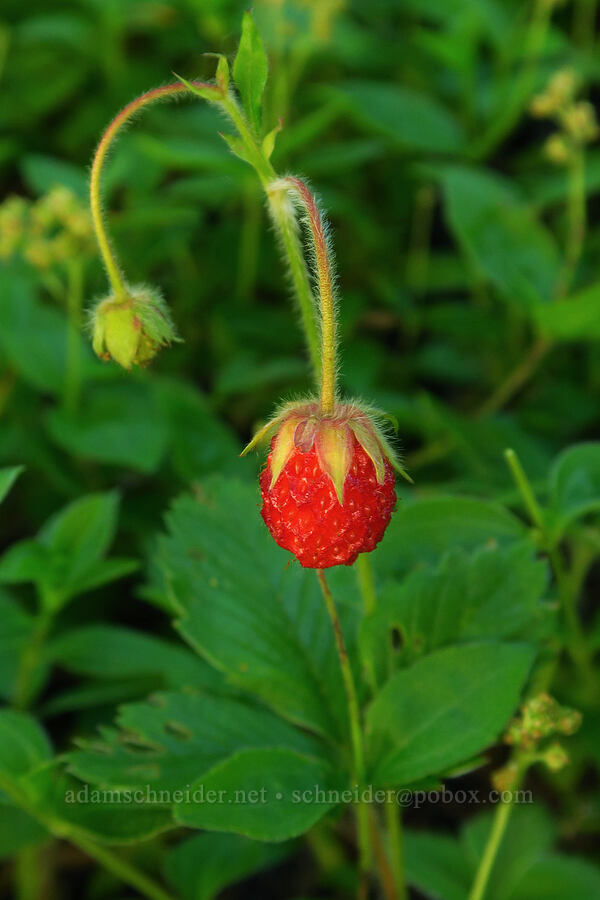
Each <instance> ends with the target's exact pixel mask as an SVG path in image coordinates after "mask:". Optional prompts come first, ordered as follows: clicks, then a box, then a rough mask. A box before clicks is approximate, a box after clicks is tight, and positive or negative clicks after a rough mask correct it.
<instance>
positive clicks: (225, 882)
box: [165, 832, 291, 900]
mask: <svg viewBox="0 0 600 900" xmlns="http://www.w3.org/2000/svg"><path fill="white" fill-rule="evenodd" d="M289 849H291V848H289V847H286V846H285V845H281V844H272V845H270V844H263V843H259V842H257V841H250V840H248V838H245V837H242V836H241V835H237V834H224V833H218V832H215V833H212V834H211V833H206V834H197V835H195V836H194V837H192V838H190V839H189V840H186V841H183V842H182V843H181V844H179V845H178V846H177V847H175V848H174V849H173V850H171V851H169V853H168V855H167V858H166V861H165V873H166V876H167V880H168V881H169V882H170V884H171V885H172V886H173V888H174V889H175V890H176V891H177V893H178V894H180V895H181V897H182V898H183V900H213V898H214V897H216V896H217V894H220V893H221V891H222V890H223V889H224V888H226V887H228V886H229V885H232V884H236V883H237V882H239V881H242V880H243V879H244V878H247V877H248V876H249V875H253V874H254V873H255V872H259V871H261V870H263V869H266V868H268V867H270V866H273V865H275V864H277V863H279V862H280V861H281V860H282V858H284V857H285V855H286V854H287V852H289Z"/></svg>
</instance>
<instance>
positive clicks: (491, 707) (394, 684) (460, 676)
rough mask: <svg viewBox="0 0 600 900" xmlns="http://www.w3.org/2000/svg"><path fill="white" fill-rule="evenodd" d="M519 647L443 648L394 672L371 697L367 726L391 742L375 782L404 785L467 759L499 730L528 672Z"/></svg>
mask: <svg viewBox="0 0 600 900" xmlns="http://www.w3.org/2000/svg"><path fill="white" fill-rule="evenodd" d="M532 658H533V654H532V651H531V648H529V647H527V646H526V645H523V644H500V643H494V644H487V643H474V644H467V645H466V646H464V647H459V646H449V647H444V648H443V649H442V650H437V651H435V652H433V653H430V654H428V655H426V656H424V657H423V658H422V659H420V660H418V661H417V662H415V663H414V664H413V665H412V666H410V668H408V669H406V670H403V671H400V672H397V673H396V674H395V675H393V676H392V678H391V679H390V680H389V681H388V682H387V684H386V685H385V686H384V687H383V689H382V691H381V692H380V693H379V694H378V695H377V696H376V697H375V700H374V701H373V704H372V706H371V707H370V709H369V714H368V727H369V729H370V730H371V731H372V732H373V733H374V734H375V735H377V734H381V735H384V736H386V737H388V738H390V739H391V742H392V747H393V749H386V751H384V753H383V755H382V757H381V759H380V760H379V761H378V762H377V764H376V766H375V774H374V778H375V780H376V781H377V783H379V784H384V785H398V784H400V785H406V784H410V783H411V782H413V781H417V780H418V779H420V778H423V777H424V776H426V775H432V774H436V773H439V772H443V771H444V770H447V769H449V768H450V767H451V766H454V765H456V764H457V763H459V762H463V761H465V760H468V759H469V758H470V757H472V756H474V755H475V754H476V753H478V752H479V751H480V750H482V749H483V748H485V747H486V746H487V745H488V744H489V743H491V742H492V741H493V740H494V739H495V738H496V736H497V735H498V734H499V733H500V732H501V731H502V729H503V727H504V726H505V725H506V723H507V720H508V717H509V716H510V713H511V710H513V709H514V707H515V704H516V703H517V702H518V697H519V694H520V692H521V689H522V687H523V684H524V682H525V679H526V677H527V674H528V672H529V669H530V667H531V662H532Z"/></svg>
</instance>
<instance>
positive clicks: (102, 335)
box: [92, 286, 181, 369]
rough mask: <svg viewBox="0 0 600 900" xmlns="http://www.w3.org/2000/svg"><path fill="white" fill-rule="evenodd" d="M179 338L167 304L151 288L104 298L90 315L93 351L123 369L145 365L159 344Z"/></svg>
mask: <svg viewBox="0 0 600 900" xmlns="http://www.w3.org/2000/svg"><path fill="white" fill-rule="evenodd" d="M180 340H181V338H180V337H179V336H178V335H177V332H176V330H175V326H174V324H173V320H172V319H171V313H170V312H169V308H168V306H167V304H166V303H165V301H164V300H163V298H162V296H161V295H160V293H159V292H158V291H156V290H155V289H152V288H148V287H144V286H142V287H136V288H131V289H129V288H128V289H127V291H126V293H125V294H124V296H123V297H113V296H111V297H107V298H106V299H105V300H101V301H100V302H99V303H98V305H97V306H96V308H95V310H94V311H93V314H92V346H93V348H94V352H95V353H96V354H97V355H98V356H99V357H100V358H101V359H110V358H112V359H114V360H115V362H118V363H119V365H121V366H123V368H124V369H130V368H131V366H132V365H134V364H137V365H145V364H146V363H148V362H150V360H151V359H152V358H153V357H154V356H156V354H157V353H158V351H159V350H160V348H161V347H165V346H167V345H168V344H171V343H173V342H174V341H180Z"/></svg>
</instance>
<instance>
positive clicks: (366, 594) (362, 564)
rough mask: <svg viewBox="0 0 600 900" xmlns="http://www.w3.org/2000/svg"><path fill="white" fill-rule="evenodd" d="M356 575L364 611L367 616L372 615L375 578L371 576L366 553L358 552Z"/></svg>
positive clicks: (375, 599) (371, 569) (374, 600)
mask: <svg viewBox="0 0 600 900" xmlns="http://www.w3.org/2000/svg"><path fill="white" fill-rule="evenodd" d="M355 568H356V575H357V577H358V587H359V590H360V594H361V597H362V599H363V603H364V607H365V613H366V615H367V616H370V615H372V613H374V612H375V609H376V607H377V594H376V593H375V579H374V577H373V567H372V565H371V560H370V558H369V554H368V553H360V554H359V556H358V558H357V560H356V566H355Z"/></svg>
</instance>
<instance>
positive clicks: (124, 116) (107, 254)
mask: <svg viewBox="0 0 600 900" xmlns="http://www.w3.org/2000/svg"><path fill="white" fill-rule="evenodd" d="M191 84H192V86H193V87H197V88H202V89H203V90H209V91H214V92H215V99H217V98H218V97H219V96H220V94H221V91H220V89H219V88H218V87H216V86H215V85H212V84H205V83H204V82H192V83H191ZM188 91H190V88H189V87H187V85H185V84H183V83H182V82H176V83H174V84H167V85H165V86H164V87H159V88H154V89H153V90H151V91H146V93H145V94H142V95H141V96H140V97H136V99H135V100H132V101H131V103H128V104H127V106H126V107H125V108H124V109H122V110H121V112H120V113H119V114H118V115H117V116H115V118H114V119H113V120H112V122H111V123H110V125H109V126H108V128H107V129H106V131H105V132H104V134H103V135H102V137H101V139H100V143H99V144H98V147H97V149H96V153H95V154H94V159H93V161H92V170H91V174H90V208H91V213H92V223H93V225H94V231H95V233H96V239H97V241H98V247H99V249H100V253H101V256H102V259H103V260H104V266H105V268H106V274H107V275H108V279H109V281H110V283H111V286H112V289H113V292H114V295H115V297H117V298H119V297H124V296H125V295H126V293H127V290H126V286H125V281H124V279H123V276H122V274H121V270H120V267H119V263H118V261H117V257H116V255H115V252H114V251H113V249H112V247H111V244H110V241H109V239H108V234H107V231H106V228H105V226H104V220H103V217H102V202H101V190H100V187H101V177H102V170H103V167H104V162H105V160H106V157H107V154H108V151H109V149H110V146H111V144H112V142H113V140H114V139H115V138H116V136H117V135H118V134H119V132H120V131H121V128H122V127H123V126H124V125H125V124H126V123H127V122H129V121H130V119H131V118H132V116H134V115H135V114H136V113H137V112H138V111H139V110H140V109H142V108H143V107H145V106H148V105H149V104H151V103H154V102H156V101H157V100H164V99H165V98H169V97H173V96H175V95H177V94H185V93H187V92H188Z"/></svg>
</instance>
